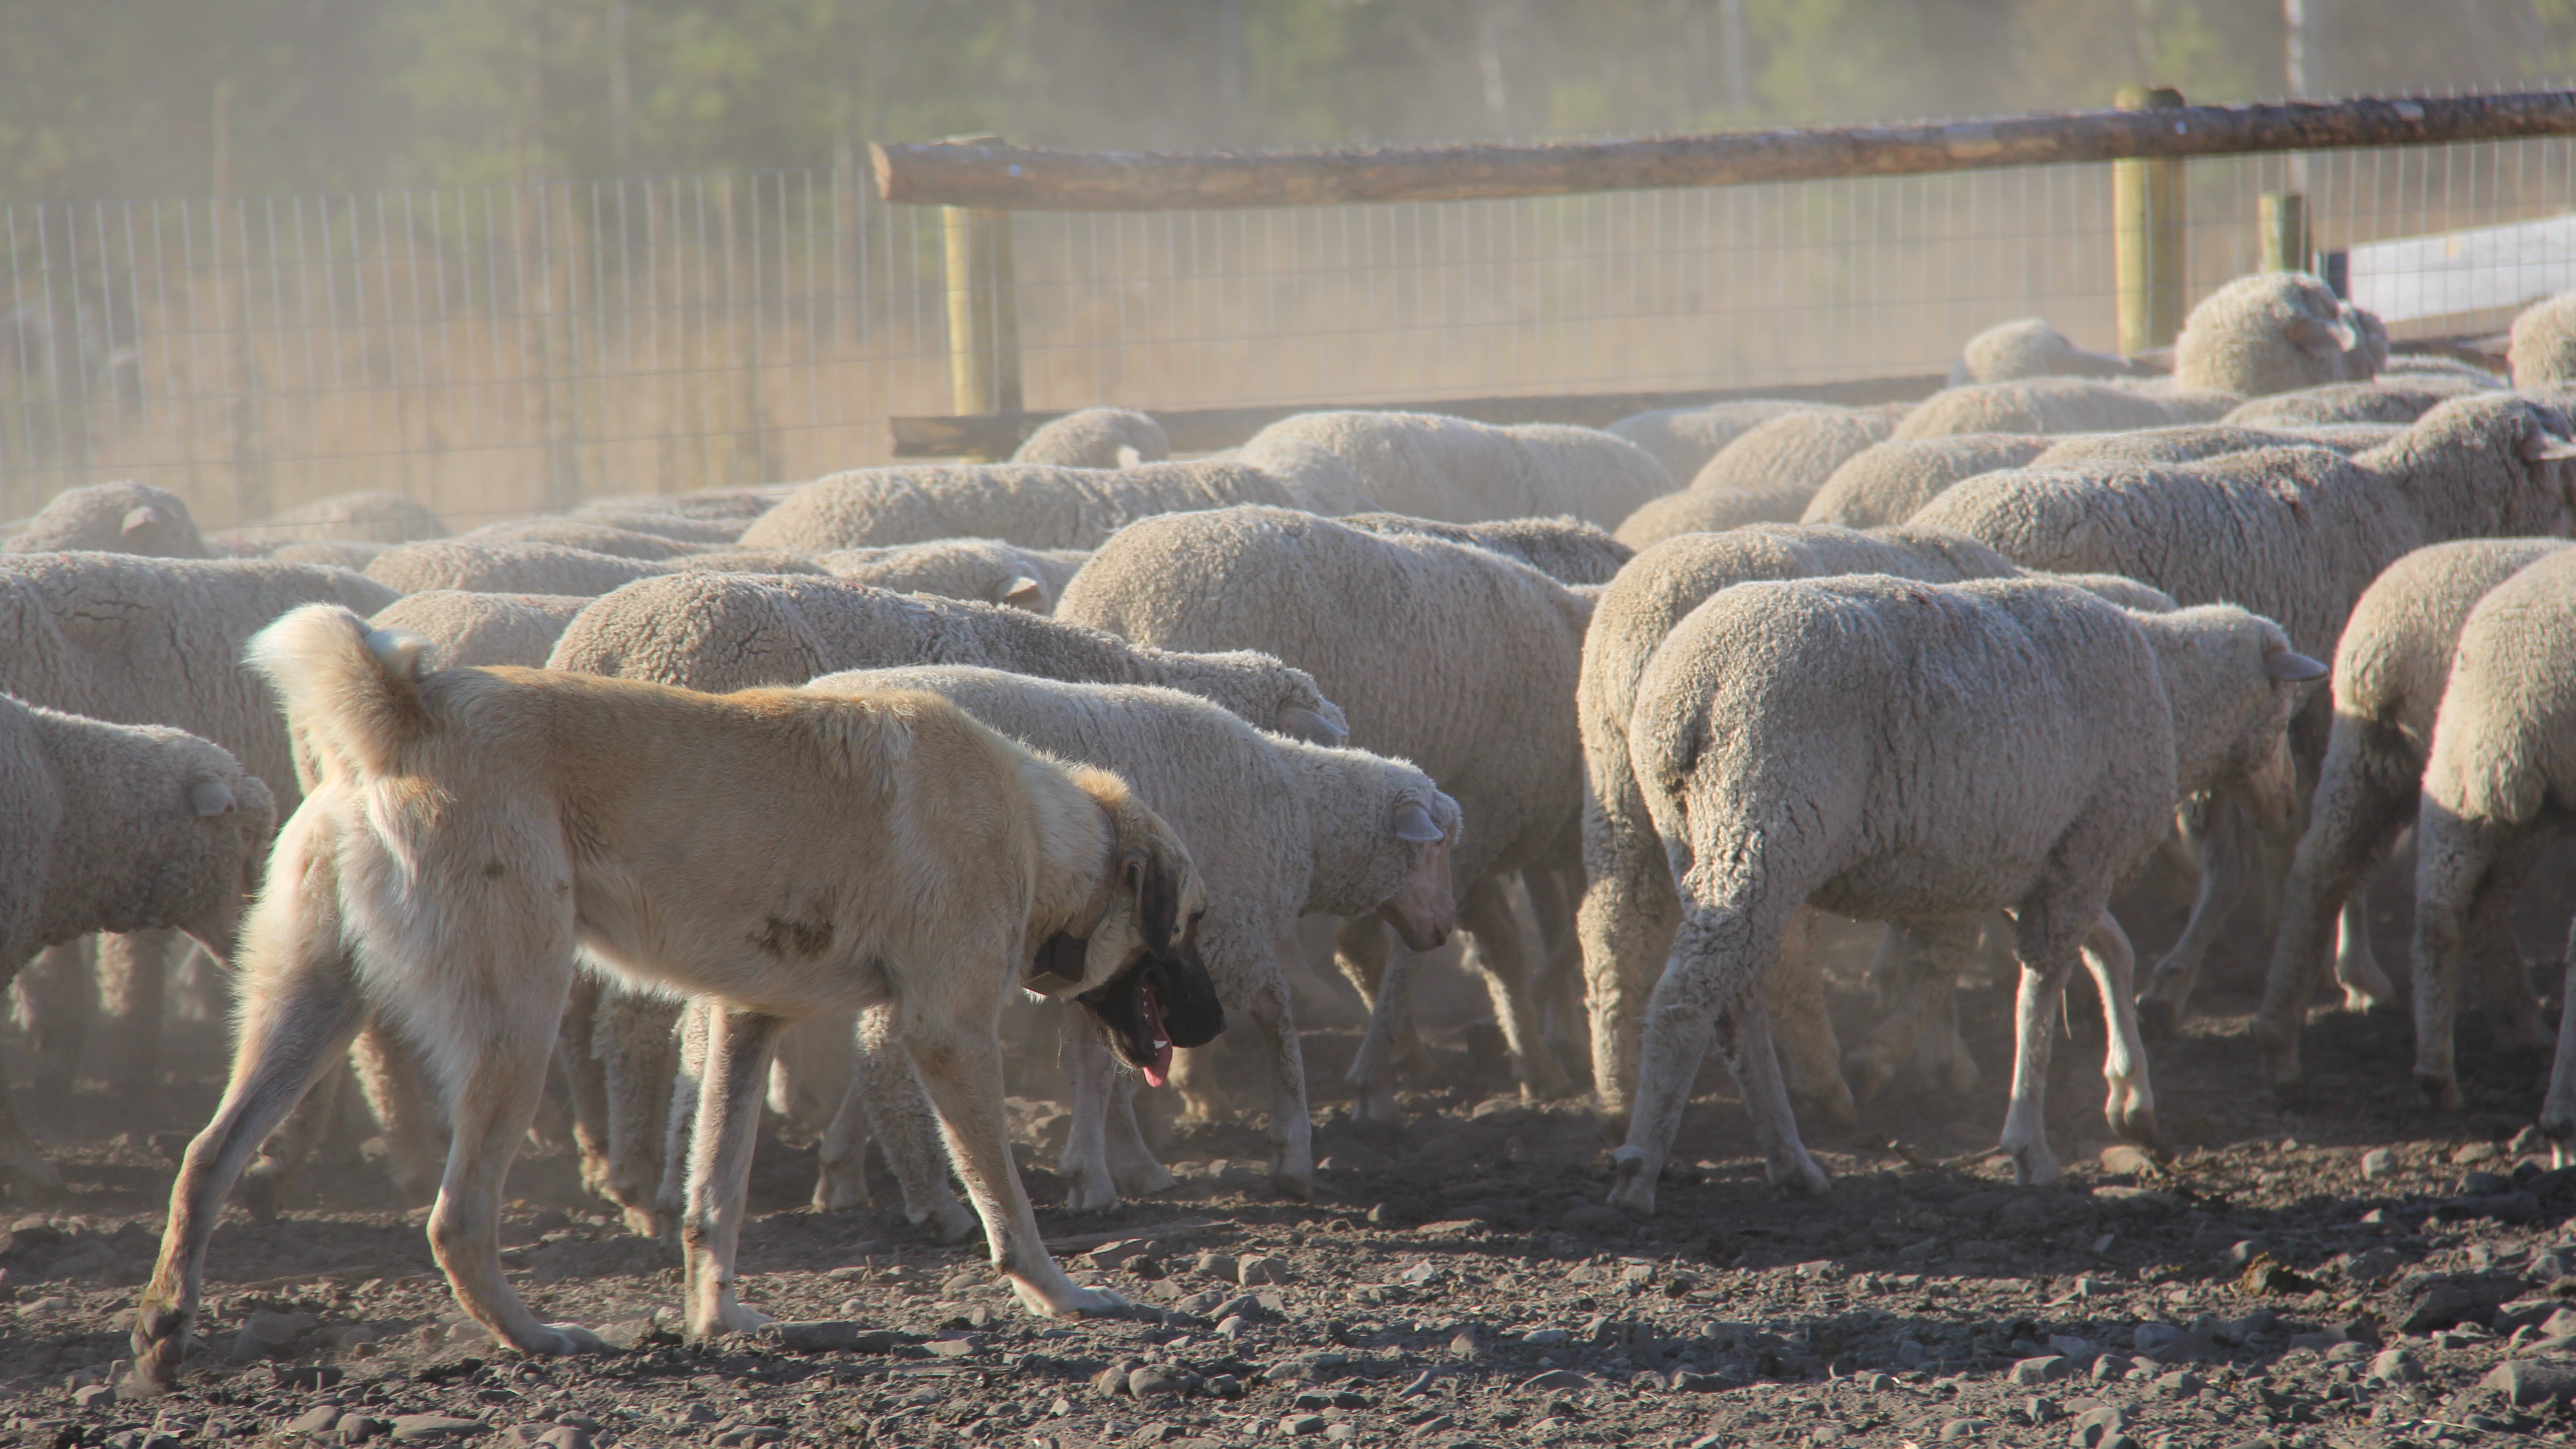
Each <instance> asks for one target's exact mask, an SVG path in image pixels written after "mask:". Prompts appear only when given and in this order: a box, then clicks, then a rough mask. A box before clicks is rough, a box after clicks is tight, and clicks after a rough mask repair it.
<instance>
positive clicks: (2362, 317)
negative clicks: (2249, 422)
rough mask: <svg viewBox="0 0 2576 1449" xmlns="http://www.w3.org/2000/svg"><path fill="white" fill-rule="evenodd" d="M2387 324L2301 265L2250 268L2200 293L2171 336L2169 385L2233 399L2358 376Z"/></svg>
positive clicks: (2368, 367)
mask: <svg viewBox="0 0 2576 1449" xmlns="http://www.w3.org/2000/svg"><path fill="white" fill-rule="evenodd" d="M2387 336H2388V334H2387V330H2386V329H2385V328H2383V327H2381V326H2380V323H2379V319H2378V318H2377V317H2376V316H2373V315H2372V314H2371V313H2369V312H2366V311H2363V310H2362V309H2360V308H2358V307H2354V306H2352V305H2350V304H2349V303H2346V302H2345V301H2343V300H2342V299H2341V298H2339V297H2337V296H2336V295H2335V294H2334V292H2333V291H2332V290H2331V289H2329V288H2328V287H2327V286H2326V284H2325V283H2323V282H2321V281H2319V280H2317V279H2316V278H2315V277H2312V276H2309V275H2308V274H2306V273H2304V272H2256V273H2253V274H2251V275H2249V276H2243V277H2238V278H2237V279H2236V280H2234V281H2232V282H2229V283H2228V284H2226V285H2225V286H2223V287H2220V288H2219V289H2218V290H2217V291H2214V292H2212V293H2210V294H2209V295H2208V296H2206V297H2203V298H2202V299H2201V300H2200V302H2199V304H2198V305H2197V306H2195V307H2193V308H2192V309H2191V314H2190V315H2189V316H2187V317H2185V318H2184V319H2183V324H2182V332H2181V334H2180V335H2178V336H2177V337H2175V338H2174V370H2173V381H2174V383H2175V385H2176V386H2177V387H2179V388H2181V389H2184V390H2186V391H2194V392H2205V393H2232V394H2234V395H2235V396H2237V397H2238V398H2256V397H2265V396H2268V395H2270V394H2272V393H2276V392H2295V391H2297V390H2299V389H2300V388H2307V387H2318V386H2322V385H2323V384H2326V383H2332V382H2364V381H2367V380H2368V379H2369V378H2370V377H2371V375H2372V374H2373V373H2375V372H2377V371H2378V370H2379V369H2380V368H2381V367H2382V366H2385V365H2386V364H2387V361H2388V344H2387Z"/></svg>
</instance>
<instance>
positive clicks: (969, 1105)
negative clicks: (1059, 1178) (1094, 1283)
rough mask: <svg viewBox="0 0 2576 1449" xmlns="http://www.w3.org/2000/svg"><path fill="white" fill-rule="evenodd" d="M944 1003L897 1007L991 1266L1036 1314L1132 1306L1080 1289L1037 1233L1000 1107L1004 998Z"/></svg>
mask: <svg viewBox="0 0 2576 1449" xmlns="http://www.w3.org/2000/svg"><path fill="white" fill-rule="evenodd" d="M994 954H995V955H999V954H1001V953H1000V952H998V951H997V952H995V953H994ZM972 959H973V958H972V957H966V958H964V959H963V960H961V961H960V962H959V963H958V965H957V967H956V968H955V969H956V973H957V974H958V975H960V976H965V977H968V979H971V974H972V973H973V971H974V968H973V967H972V966H971V965H968V964H966V963H967V962H969V961H971V960H972ZM987 959H988V960H989V959H990V958H989V957H988V958H987ZM989 969H990V968H989V967H988V968H987V970H988V971H989ZM931 979H937V977H936V976H933V977H932V978H931ZM943 1005H944V1006H946V1007H947V1009H946V1010H943V1011H941V1012H940V1013H939V1014H938V1015H936V1016H935V1017H934V1016H930V1015H927V1014H924V1013H916V1012H911V1011H904V1010H903V1009H902V1008H901V1007H900V1006H898V1007H897V1011H898V1013H899V1015H898V1024H899V1026H900V1028H901V1030H902V1032H903V1044H904V1048H905V1050H907V1051H909V1052H911V1053H912V1064H913V1067H914V1069H915V1070H916V1071H918V1072H919V1073H920V1074H921V1085H922V1086H923V1087H924V1088H925V1089H926V1090H928V1092H929V1093H930V1100H931V1104H932V1105H933V1106H935V1107H937V1108H938V1109H939V1122H940V1126H941V1127H943V1128H945V1129H946V1131H947V1134H948V1152H949V1156H950V1157H951V1158H953V1159H954V1160H955V1161H956V1164H957V1173H958V1176H959V1177H961V1178H963V1179H965V1182H966V1191H967V1193H968V1195H970V1196H971V1197H973V1198H974V1200H975V1210H976V1212H977V1213H978V1214H980V1215H981V1216H982V1217H983V1219H984V1238H985V1241H986V1243H987V1244H988V1245H989V1246H990V1247H991V1249H992V1253H993V1265H994V1266H995V1267H997V1268H1000V1269H1001V1270H1002V1271H1003V1272H1004V1273H1006V1274H1008V1275H1009V1276H1010V1279H1011V1287H1012V1289H1013V1291H1014V1292H1016V1293H1017V1294H1018V1295H1019V1299H1020V1302H1021V1303H1022V1304H1024V1305H1026V1306H1027V1307H1028V1309H1029V1311H1031V1312H1033V1313H1039V1314H1044V1315H1046V1316H1048V1317H1054V1318H1060V1317H1067V1316H1070V1315H1072V1314H1077V1313H1107V1312H1113V1311H1115V1310H1118V1309H1121V1308H1124V1307H1126V1306H1127V1301H1126V1300H1125V1299H1123V1298H1120V1297H1119V1296H1118V1295H1117V1294H1114V1293H1105V1292H1102V1291H1100V1290H1098V1289H1092V1288H1082V1287H1077V1286H1075V1284H1074V1281H1073V1280H1072V1279H1071V1278H1068V1277H1066V1276H1065V1275H1064V1269H1063V1268H1061V1267H1059V1266H1057V1264H1056V1261H1055V1259H1054V1258H1053V1257H1052V1256H1050V1255H1049V1254H1048V1253H1047V1250H1046V1243H1045V1242H1044V1241H1043V1240H1042V1239H1041V1238H1040V1237H1039V1236H1038V1219H1037V1214H1036V1213H1034V1212H1031V1211H1030V1210H1029V1195H1028V1192H1027V1191H1026V1190H1025V1189H1023V1188H1022V1187H1021V1186H1020V1173H1019V1169H1018V1167H1017V1166H1015V1165H1014V1164H1013V1163H1012V1161H1011V1146H1010V1120H1009V1117H1008V1115H1007V1114H1006V1113H1005V1112H1004V1110H1003V1106H1002V1045H1001V1043H1000V1041H998V1040H996V1039H995V1037H994V1035H993V1028H992V1025H991V1023H992V1021H993V1019H994V1017H995V1016H996V1015H997V1011H996V1007H997V1006H998V1003H993V1002H991V1001H990V1000H989V998H988V999H987V1000H986V1001H984V1002H971V1001H965V1000H956V999H951V1000H948V1001H946V1002H944V1003H943ZM979 1008H980V1009H979Z"/></svg>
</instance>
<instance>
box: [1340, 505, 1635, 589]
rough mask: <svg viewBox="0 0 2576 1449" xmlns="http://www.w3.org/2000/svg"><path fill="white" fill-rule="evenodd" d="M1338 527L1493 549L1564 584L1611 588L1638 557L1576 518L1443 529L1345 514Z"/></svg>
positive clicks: (1395, 516) (1398, 518) (1430, 523)
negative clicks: (1607, 584) (1623, 569)
mask: <svg viewBox="0 0 2576 1449" xmlns="http://www.w3.org/2000/svg"><path fill="white" fill-rule="evenodd" d="M1335 522H1338V523H1339V524H1341V525H1342V527H1344V528H1356V529H1359V530H1360V531H1361V532H1363V533H1377V534H1413V535H1416V536H1419V537H1422V538H1438V539H1446V540H1447V541H1449V542H1451V543H1459V544H1465V545H1467V546H1469V547H1471V548H1482V549H1489V550H1491V551H1493V552H1495V553H1498V554H1501V555H1502V556H1503V557H1505V558H1514V559H1519V560H1520V561H1521V562H1522V563H1525V564H1528V565H1529V566H1530V567H1531V568H1534V569H1536V570H1538V571H1539V572H1540V573H1543V574H1545V575H1547V576H1548V577H1549V578H1552V579H1554V580H1556V581H1557V582H1558V583H1560V584H1606V583H1608V582H1610V581H1611V580H1612V579H1614V578H1617V577H1618V576H1619V570H1620V569H1621V568H1623V567H1625V566H1626V565H1627V562H1628V560H1630V559H1632V558H1635V557H1636V556H1637V551H1636V550H1635V549H1633V548H1630V547H1628V546H1627V545H1626V544H1624V543H1621V542H1620V541H1618V540H1617V539H1615V538H1612V537H1611V536H1610V535H1609V534H1607V533H1604V532H1602V531H1601V530H1600V529H1599V528H1597V527H1595V526H1593V525H1592V524H1589V523H1585V522H1583V521H1582V520H1581V519H1576V518H1507V519H1501V520H1498V521H1496V522H1492V523H1442V522H1439V521H1438V520H1436V519H1429V518H1407V517H1405V516H1404V515H1402V514H1400V513H1345V514H1343V515H1342V516H1341V517H1340V518H1338V519H1336V520H1335Z"/></svg>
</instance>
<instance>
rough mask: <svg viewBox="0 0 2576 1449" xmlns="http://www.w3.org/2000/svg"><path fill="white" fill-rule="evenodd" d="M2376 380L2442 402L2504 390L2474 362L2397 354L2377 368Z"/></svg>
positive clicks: (2489, 374) (2441, 357) (2498, 382)
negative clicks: (2413, 390) (2427, 394)
mask: <svg viewBox="0 0 2576 1449" xmlns="http://www.w3.org/2000/svg"><path fill="white" fill-rule="evenodd" d="M2377 380H2378V381H2380V382H2382V383H2384V384H2387V385H2388V386H2391V387H2407V388H2413V389H2415V390H2417V391H2419V392H2429V393H2432V394H2434V395H2435V396H2437V397H2442V398H2455V397H2464V396H2467V395H2468V394H2471V393H2480V392H2495V391H2498V390H2499V389H2501V388H2503V386H2504V383H2503V382H2502V381H2501V380H2500V379H2498V378H2497V377H2496V375H2495V374H2494V373H2493V372H2490V371H2488V370H2487V369H2486V368H2483V367H2480V366H2478V365H2477V364H2476V363H2474V362H2469V361H2466V360H2464V359H2462V358H2457V357H2443V356H2438V355H2435V354H2432V353H2424V352H2401V353H2397V354H2395V355H2393V356H2391V357H2389V358H2388V359H2387V360H2386V361H2385V362H2383V363H2381V364H2380V366H2379V374H2378V379H2377Z"/></svg>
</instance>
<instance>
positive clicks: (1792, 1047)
mask: <svg viewBox="0 0 2576 1449" xmlns="http://www.w3.org/2000/svg"><path fill="white" fill-rule="evenodd" d="M1762 1007H1763V1011H1764V1013H1765V1014H1766V1015H1767V1016H1768V1017H1769V1019H1770V1021H1769V1025H1770V1028H1771V1033H1772V1038H1773V1040H1774V1041H1776V1042H1777V1043H1779V1046H1780V1055H1781V1057H1782V1058H1783V1059H1784V1060H1785V1061H1786V1062H1787V1064H1788V1069H1789V1082H1790V1090H1791V1091H1792V1092H1794V1093H1796V1094H1797V1096H1798V1097H1799V1098H1800V1099H1801V1100H1803V1101H1805V1102H1807V1103H1808V1104H1809V1105H1811V1106H1813V1107H1814V1108H1815V1109H1816V1110H1818V1111H1820V1112H1822V1113H1823V1114H1824V1116H1825V1120H1826V1121H1828V1122H1831V1123H1833V1124H1834V1125H1835V1126H1838V1127H1848V1126H1850V1125H1851V1124H1853V1123H1854V1122H1857V1121H1859V1120H1860V1109H1859V1108H1858V1107H1857V1106H1855V1105H1854V1104H1853V1102H1852V1093H1851V1085H1850V1084H1849V1083H1847V1082H1845V1081H1844V1080H1843V1071H1842V1055H1843V1054H1842V1044H1841V1043H1840V1042H1838V1041H1836V1040H1835V1039H1834V1020H1833V1018H1832V1017H1831V1016H1828V1015H1827V1014H1826V1013H1825V972H1824V964H1823V962H1821V961H1820V960H1818V959H1817V952H1816V913H1815V912H1814V911H1813V910H1801V911H1799V912H1798V913H1797V914H1796V915H1794V916H1792V917H1790V918H1789V929H1788V931H1787V933H1786V934H1785V935H1784V936H1783V937H1782V939H1781V943H1780V954H1779V957H1778V959H1777V963H1776V964H1775V965H1774V966H1773V967H1772V969H1771V971H1770V973H1769V974H1768V975H1766V976H1765V977H1764V978H1763V980H1762Z"/></svg>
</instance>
